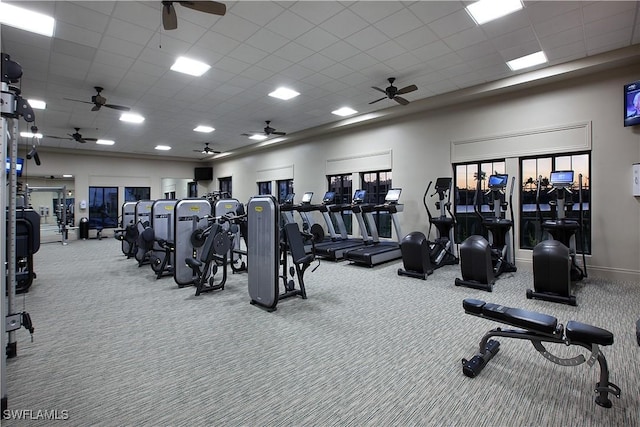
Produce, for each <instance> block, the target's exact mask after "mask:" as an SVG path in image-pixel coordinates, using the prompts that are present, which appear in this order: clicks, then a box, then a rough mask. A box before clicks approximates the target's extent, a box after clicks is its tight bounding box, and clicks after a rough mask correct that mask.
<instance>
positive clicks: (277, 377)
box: [2, 239, 640, 426]
mask: <svg viewBox="0 0 640 427" xmlns="http://www.w3.org/2000/svg"><path fill="white" fill-rule="evenodd" d="M35 266H36V272H37V274H38V277H37V279H36V281H35V282H34V284H33V286H32V288H31V290H30V292H29V293H27V294H25V295H24V296H19V299H18V301H19V305H20V307H22V305H23V304H24V307H25V308H26V310H27V311H29V312H30V313H31V316H32V319H33V322H34V325H35V328H36V331H35V334H34V340H33V342H31V341H30V339H29V334H28V332H26V331H25V330H24V329H22V330H20V331H19V332H18V333H17V338H18V357H17V358H15V359H11V360H9V361H8V366H7V371H8V396H9V407H10V409H24V410H31V411H33V413H34V414H37V411H42V410H48V411H51V410H58V411H65V413H66V414H68V419H67V420H59V421H43V420H4V421H3V422H2V424H3V425H7V426H27V425H34V426H44V425H65V426H325V425H326V426H390V425H393V426H411V425H418V426H432V425H433V426H454V425H455V426H471V425H473V426H623V425H624V426H637V425H640V348H639V347H638V346H637V343H636V341H635V321H636V320H637V318H638V317H640V283H611V282H606V281H603V280H596V279H591V278H590V279H587V280H586V281H585V282H584V283H581V284H579V285H578V286H577V287H576V289H575V294H576V296H577V298H578V304H579V305H578V306H577V307H571V306H565V305H560V304H554V303H550V302H544V301H534V300H527V299H526V298H525V290H526V289H527V288H528V287H531V284H532V275H531V274H530V273H528V272H517V273H510V274H507V275H505V276H504V277H502V278H501V279H500V280H499V281H498V282H497V284H496V286H495V288H494V291H493V292H492V293H488V292H484V291H480V290H473V289H468V288H458V287H455V286H454V285H453V283H454V278H455V277H456V276H459V267H458V266H450V267H445V268H443V269H440V270H437V271H436V272H435V274H433V275H432V276H429V278H428V280H426V281H422V280H417V279H412V278H407V277H399V276H398V275H397V274H396V270H397V268H398V267H400V266H401V262H393V263H388V264H385V265H382V266H378V267H375V268H371V269H369V268H362V267H358V266H353V265H348V264H345V263H339V264H338V263H332V262H323V263H322V264H321V266H320V267H319V268H318V270H317V271H315V272H314V273H311V272H310V271H309V272H308V273H307V275H306V276H305V278H306V283H307V293H308V297H309V298H308V299H307V300H301V299H297V298H296V299H287V300H283V301H281V302H280V303H279V304H278V310H277V311H275V312H272V313H268V312H265V311H263V310H261V309H259V308H256V307H254V306H252V305H250V304H249V297H248V292H247V276H246V274H235V275H231V276H230V278H229V280H228V282H227V286H226V289H225V290H224V291H221V292H217V293H209V294H203V295H201V296H199V297H195V296H194V288H193V287H186V288H182V289H179V288H178V287H177V285H176V284H175V282H174V281H173V279H172V278H171V277H166V278H162V279H159V280H156V278H155V276H154V274H153V272H152V271H151V269H150V267H149V266H144V267H140V268H139V267H138V266H137V263H136V262H135V261H134V260H127V259H126V258H125V256H124V255H123V254H122V252H121V250H120V243H119V242H117V241H116V240H114V239H106V240H101V241H98V240H88V241H72V242H70V243H69V245H67V246H62V245H60V244H59V243H50V244H44V245H42V247H41V249H40V251H39V252H38V253H37V254H36V256H35ZM468 297H473V298H479V299H484V300H486V301H488V302H496V303H501V304H504V305H507V306H511V307H519V308H525V309H529V310H534V311H539V312H543V313H547V314H551V315H553V316H556V317H557V318H558V320H559V321H560V322H562V323H566V322H567V321H569V320H578V321H582V322H585V323H590V324H593V325H596V326H600V327H603V328H606V329H609V330H610V331H612V332H613V333H614V335H615V343H614V344H613V345H612V346H608V347H603V348H602V350H603V352H604V354H605V355H606V357H607V359H608V362H609V368H610V371H611V377H610V380H611V382H613V383H616V384H617V385H618V386H620V387H621V389H622V396H621V398H620V399H615V398H613V407H612V408H611V409H605V408H601V407H599V406H597V405H596V404H595V403H594V397H595V396H594V390H593V389H594V385H595V383H596V382H597V380H598V372H599V370H598V367H597V364H596V365H595V366H594V367H589V366H587V365H586V364H583V365H580V366H577V367H563V366H558V365H555V364H553V363H551V362H549V361H548V360H546V359H544V358H543V357H541V356H540V354H539V353H537V352H536V351H535V350H534V348H533V347H532V346H531V345H530V343H529V342H524V341H520V340H514V339H506V338H503V339H500V341H501V344H502V345H501V349H500V352H499V353H498V355H497V356H496V357H495V358H494V359H493V360H492V361H491V362H490V363H489V365H488V366H487V367H486V368H485V370H484V371H483V372H482V373H481V374H480V375H479V376H478V377H477V378H474V379H471V378H467V377H465V376H464V375H463V374H462V369H461V359H462V358H470V357H471V356H472V355H473V354H474V353H475V352H476V351H477V347H478V343H479V341H480V339H481V338H482V336H483V335H484V333H485V332H487V331H488V330H489V329H491V328H494V327H497V326H500V324H499V323H495V322H492V321H488V320H486V319H480V318H477V317H473V316H470V315H467V314H465V313H464V311H463V309H462V300H463V299H464V298H468ZM550 349H551V350H552V351H553V352H554V353H556V354H559V355H564V356H571V355H575V354H576V353H582V354H586V355H588V352H586V351H585V350H580V348H579V347H575V346H572V347H566V346H564V345H556V346H550Z"/></svg>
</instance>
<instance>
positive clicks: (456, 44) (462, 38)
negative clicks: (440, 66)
mask: <svg viewBox="0 0 640 427" xmlns="http://www.w3.org/2000/svg"><path fill="white" fill-rule="evenodd" d="M485 40H487V37H486V36H485V35H484V32H482V30H481V29H480V28H479V27H472V28H469V29H467V30H463V31H460V32H459V33H455V34H453V35H450V36H449V37H446V38H444V39H443V41H444V42H445V43H446V45H447V46H449V47H450V48H451V49H453V50H459V49H464V48H465V47H469V46H473V45H474V44H476V43H480V42H483V41H485Z"/></svg>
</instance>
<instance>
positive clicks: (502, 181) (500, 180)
mask: <svg viewBox="0 0 640 427" xmlns="http://www.w3.org/2000/svg"><path fill="white" fill-rule="evenodd" d="M508 181H509V175H506V174H504V175H503V174H500V175H491V176H490V177H489V188H497V189H500V188H505V187H506V186H507V182H508Z"/></svg>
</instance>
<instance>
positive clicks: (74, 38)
mask: <svg viewBox="0 0 640 427" xmlns="http://www.w3.org/2000/svg"><path fill="white" fill-rule="evenodd" d="M55 38H56V39H61V40H67V41H70V42H74V43H78V44H82V45H85V46H90V47H98V46H99V45H100V41H101V40H102V34H101V33H98V32H95V31H90V30H86V29H84V28H80V27H76V26H75V25H71V24H67V23H65V22H56V29H55Z"/></svg>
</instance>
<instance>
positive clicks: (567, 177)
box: [549, 171, 573, 185]
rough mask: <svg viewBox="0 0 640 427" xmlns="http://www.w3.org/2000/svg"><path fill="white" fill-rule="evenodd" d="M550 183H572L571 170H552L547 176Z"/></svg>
mask: <svg viewBox="0 0 640 427" xmlns="http://www.w3.org/2000/svg"><path fill="white" fill-rule="evenodd" d="M549 182H550V183H551V185H571V184H573V171H553V172H551V176H550V177H549Z"/></svg>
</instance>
